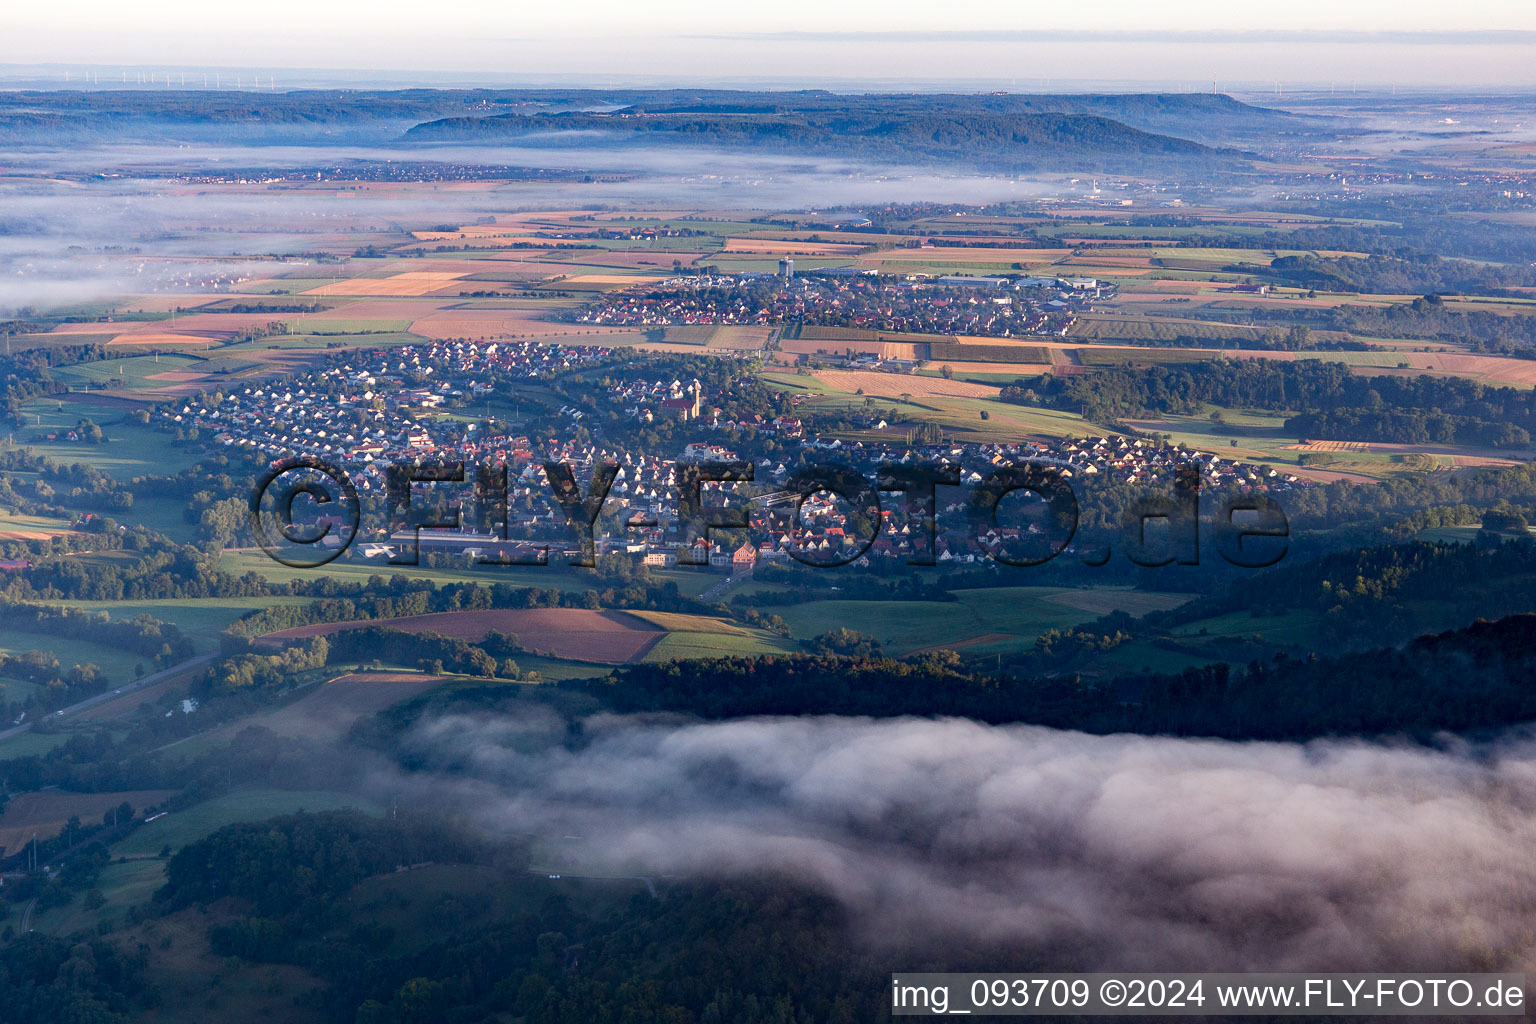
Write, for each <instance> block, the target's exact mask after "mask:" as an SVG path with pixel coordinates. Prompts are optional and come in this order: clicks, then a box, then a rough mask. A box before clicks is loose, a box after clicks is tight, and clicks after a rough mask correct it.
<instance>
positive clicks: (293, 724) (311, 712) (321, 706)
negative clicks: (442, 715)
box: [164, 670, 518, 760]
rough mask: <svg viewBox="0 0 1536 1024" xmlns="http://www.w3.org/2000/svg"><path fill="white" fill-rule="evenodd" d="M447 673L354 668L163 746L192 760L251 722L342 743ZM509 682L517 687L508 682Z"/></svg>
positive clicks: (284, 732)
mask: <svg viewBox="0 0 1536 1024" xmlns="http://www.w3.org/2000/svg"><path fill="white" fill-rule="evenodd" d="M447 679H448V677H446V676H434V675H429V674H426V673H423V672H416V671H409V672H406V671H394V670H381V671H362V672H351V673H347V674H344V675H339V676H336V677H335V678H332V679H329V680H326V681H324V682H321V683H316V684H313V685H312V686H310V687H308V688H307V690H306V691H305V692H304V693H303V695H302V696H299V697H297V698H296V699H293V700H291V701H289V702H288V703H285V704H283V705H282V706H281V707H278V708H275V709H272V710H268V711H261V712H258V713H256V714H252V715H247V716H245V717H244V718H240V719H237V720H235V721H233V722H228V723H225V724H224V725H220V726H218V727H216V728H214V729H211V730H209V731H208V732H203V733H198V734H196V735H193V736H190V737H187V738H186V739H184V740H181V741H178V742H176V743H172V744H170V745H168V746H167V747H165V748H164V751H165V754H166V756H167V757H174V758H178V759H180V760H190V759H192V758H196V757H200V756H202V755H204V754H207V753H209V752H211V751H214V750H217V749H219V748H221V747H222V746H224V745H225V744H228V743H229V742H230V741H231V740H233V739H234V738H235V737H236V736H237V735H239V733H240V732H241V730H243V729H245V728H247V727H249V726H257V727H260V728H262V729H267V730H269V731H271V732H272V733H274V734H276V735H278V736H288V737H293V738H301V739H306V740H310V741H313V742H316V743H321V744H335V743H339V742H340V741H341V740H342V738H343V737H344V736H346V734H347V731H348V730H349V729H351V728H352V724H353V723H354V722H356V721H357V720H358V719H360V718H364V717H367V716H369V715H374V714H377V713H378V712H380V711H383V710H384V709H385V708H387V707H390V706H391V705H394V704H398V703H400V702H401V701H403V700H408V699H409V698H411V697H415V696H417V695H418V694H422V693H425V692H426V691H428V690H430V689H432V688H434V687H437V686H441V685H442V684H443V683H444V682H446V681H447ZM507 685H508V686H517V685H518V684H517V683H512V682H509V683H507Z"/></svg>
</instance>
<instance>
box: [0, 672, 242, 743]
mask: <svg viewBox="0 0 1536 1024" xmlns="http://www.w3.org/2000/svg"><path fill="white" fill-rule="evenodd" d="M218 656H219V653H218V652H217V651H212V652H210V653H208V654H199V655H198V656H197V657H195V658H188V659H187V660H186V661H183V662H180V663H179V664H176V665H172V666H171V667H170V668H164V669H161V670H160V671H159V672H151V673H150V674H149V675H147V676H145V677H144V678H143V679H135V680H134V681H133V682H131V683H125V684H124V685H122V686H119V687H116V688H114V689H111V690H108V691H107V692H106V693H98V694H97V695H96V696H94V697H87V698H86V699H85V700H82V701H80V702H79V703H78V704H71V705H70V706H69V707H67V708H60V709H58V710H56V711H49V712H47V713H46V714H45V715H44V716H43V718H42V719H38V720H37V721H43V720H44V719H47V720H49V721H53V720H56V719H60V718H69V717H70V716H71V715H76V714H79V713H80V712H82V711H89V710H90V709H91V708H94V707H99V706H101V705H102V704H105V703H107V702H108V701H114V700H117V698H119V697H126V696H128V695H129V694H130V693H133V692H134V691H135V690H142V689H143V688H144V687H146V686H153V685H155V684H156V683H163V682H165V681H166V680H167V679H169V678H171V677H172V676H174V675H176V674H177V673H180V672H185V671H186V670H187V669H189V668H196V667H197V666H199V665H206V664H208V662H210V661H212V660H213V659H214V658H217V657H218ZM36 724H37V722H36V721H34V722H23V723H21V724H20V725H17V726H12V727H11V728H9V729H6V730H5V731H4V732H0V741H4V740H8V739H10V738H11V737H12V736H20V735H21V734H22V733H24V732H28V731H30V730H31V728H32V726H34V725H36Z"/></svg>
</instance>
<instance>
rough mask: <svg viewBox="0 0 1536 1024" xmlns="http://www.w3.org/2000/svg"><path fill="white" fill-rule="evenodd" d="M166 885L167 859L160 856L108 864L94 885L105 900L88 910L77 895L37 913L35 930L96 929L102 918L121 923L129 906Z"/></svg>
mask: <svg viewBox="0 0 1536 1024" xmlns="http://www.w3.org/2000/svg"><path fill="white" fill-rule="evenodd" d="M164 884H165V862H164V861H163V860H160V859H159V858H155V859H153V860H131V861H128V862H126V863H122V864H116V863H114V864H108V865H106V866H105V867H103V868H102V869H101V874H100V875H99V876H98V877H97V879H96V885H95V886H94V888H95V889H97V890H98V891H100V893H101V895H102V897H103V898H104V899H105V900H106V902H105V903H103V904H102V905H101V906H100V907H97V908H96V909H94V910H88V909H86V907H85V905H84V903H85V901H84V900H83V899H81V898H78V897H77V898H76V899H74V900H73V901H71V902H70V903H67V904H65V905H64V906H62V907H53V908H51V909H49V910H44V911H39V912H35V913H33V915H32V920H31V925H32V929H33V930H34V931H36V932H39V933H41V934H43V935H71V934H74V933H75V932H82V931H86V930H88V929H91V928H94V927H95V926H96V923H97V922H98V921H103V920H112V921H119V922H120V921H122V920H123V919H124V917H125V916H126V915H127V913H128V910H129V908H131V907H135V906H141V905H143V904H145V903H148V902H149V899H150V897H151V896H153V895H154V894H155V890H156V889H158V888H160V887H161V886H162V885H164Z"/></svg>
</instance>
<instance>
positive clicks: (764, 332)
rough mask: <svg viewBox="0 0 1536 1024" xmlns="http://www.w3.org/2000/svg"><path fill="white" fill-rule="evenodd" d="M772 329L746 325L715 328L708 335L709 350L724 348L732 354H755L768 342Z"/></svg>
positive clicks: (728, 325)
mask: <svg viewBox="0 0 1536 1024" xmlns="http://www.w3.org/2000/svg"><path fill="white" fill-rule="evenodd" d="M772 333H773V328H772V327H753V326H749V325H746V324H727V325H725V326H722V327H717V328H715V333H714V334H712V335H710V338H709V341H708V345H709V347H710V348H725V349H730V350H732V351H733V352H755V351H756V350H758V349H760V348H762V347H763V345H764V344H765V343H766V342H767V341H768V336H769V335H770V334H772Z"/></svg>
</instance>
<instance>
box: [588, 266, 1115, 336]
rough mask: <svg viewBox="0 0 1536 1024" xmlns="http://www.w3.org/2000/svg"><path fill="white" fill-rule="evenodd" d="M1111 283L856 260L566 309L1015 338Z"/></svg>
mask: <svg viewBox="0 0 1536 1024" xmlns="http://www.w3.org/2000/svg"><path fill="white" fill-rule="evenodd" d="M1113 291H1114V289H1113V287H1112V286H1110V285H1107V284H1102V283H1101V282H1099V281H1098V280H1096V279H1094V278H1086V277H1074V278H1055V277H1027V276H1004V277H975V276H965V275H958V274H957V275H945V276H941V277H936V278H935V277H929V276H927V275H923V274H905V275H901V276H898V277H892V276H890V275H880V274H877V273H876V272H875V271H874V270H869V269H861V268H857V267H827V268H822V269H817V270H809V271H802V272H800V273H796V270H795V265H794V261H793V260H790V259H783V260H780V261H779V271H778V273H777V274H768V273H742V274H729V275H720V274H708V273H706V274H701V275H696V276H692V275H684V276H680V277H675V278H671V279H669V280H667V281H663V282H661V283H659V284H657V285H655V286H654V287H650V288H645V289H630V290H628V291H624V292H618V293H614V294H612V295H608V296H605V297H604V298H603V299H601V300H600V301H598V302H595V303H592V304H589V305H587V306H585V307H582V308H581V309H578V310H575V311H573V312H572V313H571V314H569V316H570V319H571V320H573V321H574V322H576V323H583V324H603V325H610V326H625V327H637V326H644V327H651V326H655V327H662V326H681V325H691V324H755V325H770V324H789V323H796V324H802V325H805V326H814V327H851V328H859V329H864V330H877V331H892V332H902V333H911V334H947V335H970V336H976V337H992V338H1012V337H1021V336H1040V335H1065V334H1066V332H1067V330H1068V329H1069V328H1070V327H1071V326H1072V324H1073V323H1074V322H1075V319H1076V317H1077V315H1078V314H1080V313H1084V312H1089V311H1091V310H1092V309H1093V303H1094V302H1095V301H1096V300H1099V299H1102V298H1107V297H1109V296H1110V295H1112V294H1113Z"/></svg>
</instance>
